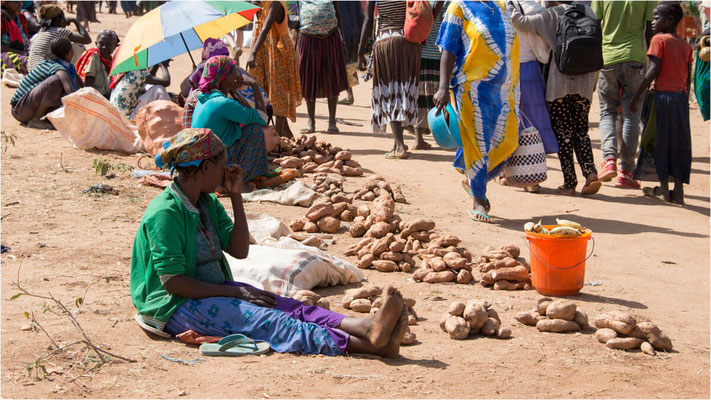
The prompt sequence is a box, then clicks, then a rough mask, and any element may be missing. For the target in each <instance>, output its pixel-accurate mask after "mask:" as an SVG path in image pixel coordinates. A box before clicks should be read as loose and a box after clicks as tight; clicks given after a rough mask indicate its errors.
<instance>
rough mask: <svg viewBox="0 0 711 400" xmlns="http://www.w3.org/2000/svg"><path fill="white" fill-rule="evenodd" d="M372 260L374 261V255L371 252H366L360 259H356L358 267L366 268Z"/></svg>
mask: <svg viewBox="0 0 711 400" xmlns="http://www.w3.org/2000/svg"><path fill="white" fill-rule="evenodd" d="M373 261H375V256H374V255H372V254H366V255H365V256H363V257H362V258H361V259H360V260H358V268H360V269H368V268H370V267H371V266H373Z"/></svg>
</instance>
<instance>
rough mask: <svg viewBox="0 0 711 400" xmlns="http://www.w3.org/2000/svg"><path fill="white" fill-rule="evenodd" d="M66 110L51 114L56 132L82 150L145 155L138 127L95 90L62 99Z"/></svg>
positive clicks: (80, 90)
mask: <svg viewBox="0 0 711 400" xmlns="http://www.w3.org/2000/svg"><path fill="white" fill-rule="evenodd" d="M62 103H63V104H64V107H61V108H59V109H57V110H55V111H52V112H51V113H49V114H47V118H48V119H49V121H50V122H51V123H52V125H54V127H55V128H57V130H58V131H59V132H60V133H61V134H62V136H64V138H65V139H67V140H68V141H69V143H71V145H72V146H74V147H75V148H77V149H79V150H88V149H93V148H96V149H100V150H113V151H118V152H121V153H127V154H130V153H137V152H140V151H143V144H142V143H141V138H140V137H139V136H138V131H137V130H136V126H135V125H134V124H132V123H131V122H130V121H129V120H128V119H127V118H126V117H124V116H123V115H121V113H119V112H118V110H116V108H115V107H114V106H112V105H111V103H109V101H108V100H107V99H106V98H105V97H104V96H102V95H101V93H99V92H98V91H97V90H96V89H94V88H92V87H85V88H81V89H79V90H77V91H76V92H74V93H72V94H69V95H67V96H64V97H63V98H62Z"/></svg>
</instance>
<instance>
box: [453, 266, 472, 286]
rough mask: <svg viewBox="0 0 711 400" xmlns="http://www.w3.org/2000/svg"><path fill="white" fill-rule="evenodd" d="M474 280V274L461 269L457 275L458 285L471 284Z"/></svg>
mask: <svg viewBox="0 0 711 400" xmlns="http://www.w3.org/2000/svg"><path fill="white" fill-rule="evenodd" d="M473 279H474V277H473V276H472V273H471V272H469V270H466V269H461V270H459V272H458V273H457V283H459V284H462V285H466V284H469V283H470V282H471V281H472V280H473Z"/></svg>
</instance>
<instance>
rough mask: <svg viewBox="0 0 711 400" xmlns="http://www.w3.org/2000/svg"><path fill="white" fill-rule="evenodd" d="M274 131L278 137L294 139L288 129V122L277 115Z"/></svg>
mask: <svg viewBox="0 0 711 400" xmlns="http://www.w3.org/2000/svg"><path fill="white" fill-rule="evenodd" d="M276 129H277V132H278V133H279V136H281V137H285V138H292V139H293V138H294V134H293V133H291V129H290V128H289V121H287V120H286V117H280V116H278V115H277V117H276Z"/></svg>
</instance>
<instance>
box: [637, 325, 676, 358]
mask: <svg viewBox="0 0 711 400" xmlns="http://www.w3.org/2000/svg"><path fill="white" fill-rule="evenodd" d="M638 326H639V329H640V330H641V331H642V332H643V333H644V334H645V335H646V336H647V340H648V341H649V343H650V344H651V345H652V346H654V348H655V349H657V350H661V351H671V350H672V348H673V346H672V341H671V339H670V338H669V336H667V335H665V334H664V333H662V331H661V330H660V329H659V327H658V326H656V325H654V324H653V323H651V322H641V323H640V324H639V325H638Z"/></svg>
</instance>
